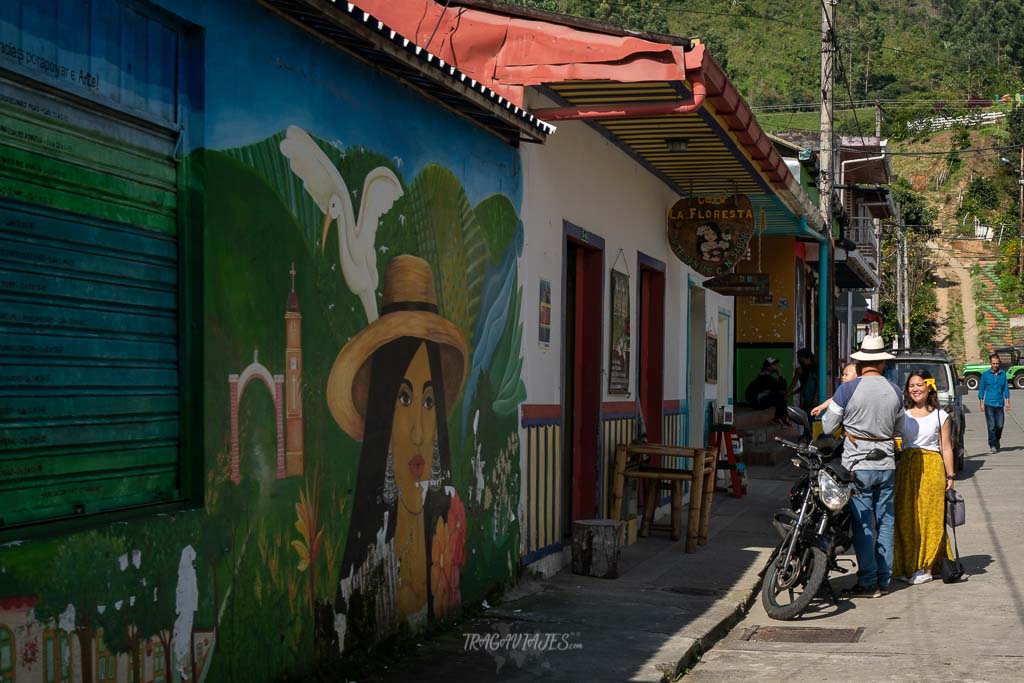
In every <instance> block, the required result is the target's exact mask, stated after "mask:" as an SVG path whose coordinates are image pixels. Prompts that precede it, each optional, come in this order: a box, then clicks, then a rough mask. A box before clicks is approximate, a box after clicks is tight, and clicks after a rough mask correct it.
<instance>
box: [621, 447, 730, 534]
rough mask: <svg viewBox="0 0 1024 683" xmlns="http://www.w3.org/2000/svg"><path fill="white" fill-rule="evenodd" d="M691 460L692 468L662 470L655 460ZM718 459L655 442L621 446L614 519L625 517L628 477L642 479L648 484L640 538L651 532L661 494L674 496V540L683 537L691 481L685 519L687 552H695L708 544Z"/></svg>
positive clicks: (704, 452)
mask: <svg viewBox="0 0 1024 683" xmlns="http://www.w3.org/2000/svg"><path fill="white" fill-rule="evenodd" d="M655 457H657V458H658V459H659V461H660V460H662V459H663V458H666V457H669V458H692V463H693V464H692V467H690V468H689V469H686V468H673V467H663V466H661V464H660V462H659V463H658V464H655V462H654V460H653V458H655ZM715 465H716V463H715V457H714V454H713V453H712V452H711V451H709V450H707V449H704V448H685V447H682V446H665V445H663V444H655V443H632V444H620V445H619V446H617V447H616V449H615V470H614V475H613V480H612V509H611V515H610V517H611V519H614V520H618V519H619V518H620V516H621V515H622V490H623V487H624V485H625V480H626V479H627V478H631V479H639V480H640V481H642V482H643V483H644V485H645V487H646V488H645V496H646V500H645V505H644V516H643V521H642V523H641V525H640V535H641V536H647V535H648V534H649V533H650V529H651V525H652V521H653V518H654V508H655V503H656V501H657V495H658V491H659V490H660V489H665V488H667V489H668V490H670V491H671V493H672V539H673V540H679V538H680V537H681V536H682V523H683V482H685V481H688V482H691V487H690V507H689V511H688V513H687V517H686V552H688V553H692V552H696V550H697V546H698V545H704V544H705V543H707V537H708V523H709V521H710V517H711V497H712V495H713V494H714V491H715Z"/></svg>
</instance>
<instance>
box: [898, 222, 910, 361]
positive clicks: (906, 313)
mask: <svg viewBox="0 0 1024 683" xmlns="http://www.w3.org/2000/svg"><path fill="white" fill-rule="evenodd" d="M902 221H903V219H902V218H901V219H900V222H901V224H902ZM901 227H902V228H903V348H905V349H909V348H910V279H909V276H908V273H909V271H910V269H909V268H907V260H908V259H907V252H909V251H910V240H909V239H908V237H909V235H908V234H907V226H906V225H901Z"/></svg>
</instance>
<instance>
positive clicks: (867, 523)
mask: <svg viewBox="0 0 1024 683" xmlns="http://www.w3.org/2000/svg"><path fill="white" fill-rule="evenodd" d="M852 358H853V359H854V360H858V361H860V368H861V374H860V377H857V378H856V379H853V380H851V381H849V382H844V383H843V384H840V385H839V388H838V389H836V393H835V395H834V396H833V397H832V403H831V404H829V407H828V410H826V411H825V413H824V414H823V415H822V418H821V426H822V429H823V430H824V431H825V433H826V434H827V433H830V432H833V431H835V429H836V428H837V427H840V426H842V427H843V429H844V430H845V432H846V436H845V438H844V440H843V461H842V462H843V466H844V467H845V468H846V469H848V470H850V472H852V473H853V476H854V477H856V478H857V481H858V482H859V483H860V484H861V486H862V487H863V489H862V490H861V492H860V495H858V496H854V497H853V499H852V500H851V501H850V511H851V513H852V515H853V546H854V550H855V551H856V553H857V585H856V586H855V587H854V588H853V589H852V590H851V591H850V594H851V595H854V596H863V597H876V596H878V595H882V594H885V593H888V592H889V587H890V586H889V584H890V583H891V582H892V560H893V536H894V532H895V508H894V505H893V493H894V490H895V484H896V456H895V452H896V445H895V441H894V440H895V438H896V436H898V435H899V434H900V433H901V428H902V426H903V390H902V389H901V388H900V387H897V386H896V385H895V384H893V383H892V382H890V381H889V380H887V379H886V378H885V377H883V376H882V372H883V370H884V369H885V361H887V360H889V359H892V358H895V356H893V355H892V354H890V353H887V352H886V350H885V343H884V342H883V341H882V338H881V337H879V336H877V335H869V336H867V337H865V338H864V341H863V343H862V344H861V347H860V351H858V352H857V353H854V354H853V355H852ZM875 449H879V450H881V451H882V452H883V454H884V457H881V458H877V457H872V458H871V459H870V460H869V459H868V456H869V454H871V453H872V451H874V450H875Z"/></svg>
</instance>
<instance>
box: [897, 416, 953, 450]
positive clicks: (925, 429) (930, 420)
mask: <svg viewBox="0 0 1024 683" xmlns="http://www.w3.org/2000/svg"><path fill="white" fill-rule="evenodd" d="M947 419H949V414H948V413H946V411H945V410H942V409H941V408H939V409H938V410H933V411H932V412H930V413H928V414H927V415H925V416H924V417H914V416H913V415H911V414H910V412H909V411H904V412H903V448H924V449H925V450H929V451H937V452H940V453H941V452H942V451H940V450H939V429H941V428H942V425H943V424H945V422H946V420H947Z"/></svg>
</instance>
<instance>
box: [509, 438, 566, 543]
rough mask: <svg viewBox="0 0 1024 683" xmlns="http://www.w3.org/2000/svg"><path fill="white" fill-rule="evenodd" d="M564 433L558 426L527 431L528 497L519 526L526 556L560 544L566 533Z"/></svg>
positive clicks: (525, 448)
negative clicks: (563, 467) (564, 519)
mask: <svg viewBox="0 0 1024 683" xmlns="http://www.w3.org/2000/svg"><path fill="white" fill-rule="evenodd" d="M561 431H562V430H561V427H560V426H559V425H558V423H557V422H556V423H554V424H544V425H539V426H530V427H526V435H525V436H526V442H525V444H523V447H522V454H523V458H524V460H525V465H526V466H525V468H524V472H523V473H524V476H525V479H524V482H523V486H524V487H525V493H526V495H525V497H524V503H525V506H524V509H523V516H522V519H520V524H519V529H520V531H519V533H520V535H521V537H522V539H523V547H522V551H523V555H524V556H529V555H530V554H531V553H535V552H538V551H540V550H542V549H544V548H547V547H549V546H551V545H552V544H555V543H560V542H561V540H562V537H563V536H564V535H565V533H566V532H567V530H566V529H563V528H562V517H563V512H564V508H563V505H564V502H563V500H562V479H563V477H564V475H563V470H562V434H561Z"/></svg>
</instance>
